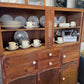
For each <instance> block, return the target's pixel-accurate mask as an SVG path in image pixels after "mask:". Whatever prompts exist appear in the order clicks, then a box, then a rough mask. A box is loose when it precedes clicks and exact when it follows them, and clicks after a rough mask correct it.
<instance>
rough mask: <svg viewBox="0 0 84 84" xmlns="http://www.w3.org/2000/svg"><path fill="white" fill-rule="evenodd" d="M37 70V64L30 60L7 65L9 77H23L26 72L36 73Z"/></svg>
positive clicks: (7, 75) (6, 69)
mask: <svg viewBox="0 0 84 84" xmlns="http://www.w3.org/2000/svg"><path fill="white" fill-rule="evenodd" d="M35 70H36V64H35V63H32V62H29V63H26V64H22V65H19V66H14V67H6V68H5V71H6V77H7V79H10V78H11V79H12V78H17V77H21V76H23V75H26V74H30V73H34V72H35Z"/></svg>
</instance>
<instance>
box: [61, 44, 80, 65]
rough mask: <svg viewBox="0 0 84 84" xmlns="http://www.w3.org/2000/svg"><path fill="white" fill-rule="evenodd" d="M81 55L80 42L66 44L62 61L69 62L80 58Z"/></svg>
mask: <svg viewBox="0 0 84 84" xmlns="http://www.w3.org/2000/svg"><path fill="white" fill-rule="evenodd" d="M79 56H80V44H75V45H70V46H65V47H64V48H63V59H62V63H63V64H64V63H68V62H71V61H76V60H79Z"/></svg>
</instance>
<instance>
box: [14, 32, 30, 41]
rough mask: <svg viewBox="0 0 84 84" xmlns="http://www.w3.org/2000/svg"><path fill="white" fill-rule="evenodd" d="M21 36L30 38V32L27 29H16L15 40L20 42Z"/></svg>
mask: <svg viewBox="0 0 84 84" xmlns="http://www.w3.org/2000/svg"><path fill="white" fill-rule="evenodd" d="M21 38H26V39H29V36H28V33H27V32H26V31H16V32H15V34H14V40H15V41H16V42H19V40H20V39H21Z"/></svg>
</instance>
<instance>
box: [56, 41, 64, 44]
mask: <svg viewBox="0 0 84 84" xmlns="http://www.w3.org/2000/svg"><path fill="white" fill-rule="evenodd" d="M55 42H56V43H57V44H63V43H64V42H62V43H59V42H58V41H55Z"/></svg>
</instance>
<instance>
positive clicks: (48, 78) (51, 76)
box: [38, 68, 60, 84]
mask: <svg viewBox="0 0 84 84" xmlns="http://www.w3.org/2000/svg"><path fill="white" fill-rule="evenodd" d="M38 77H39V78H38V82H39V83H38V84H59V81H60V80H59V68H54V69H50V70H46V71H44V72H41V73H39V74H38Z"/></svg>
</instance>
